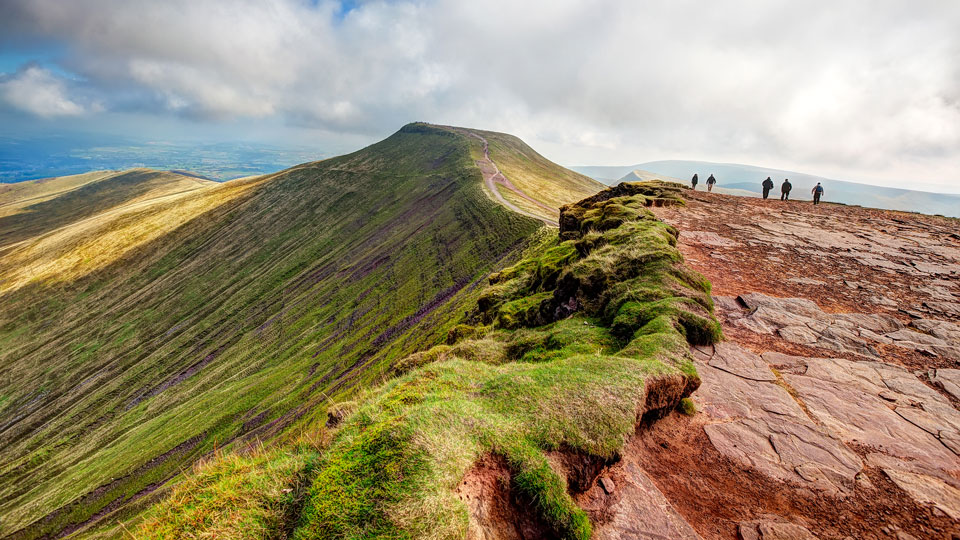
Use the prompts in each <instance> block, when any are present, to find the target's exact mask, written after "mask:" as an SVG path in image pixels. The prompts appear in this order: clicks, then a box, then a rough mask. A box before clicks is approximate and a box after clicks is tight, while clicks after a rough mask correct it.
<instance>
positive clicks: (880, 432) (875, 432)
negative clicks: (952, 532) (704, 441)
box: [693, 343, 960, 519]
mask: <svg viewBox="0 0 960 540" xmlns="http://www.w3.org/2000/svg"><path fill="white" fill-rule="evenodd" d="M693 353H694V355H695V357H696V363H697V369H698V370H699V372H700V374H701V377H702V378H703V385H702V386H701V387H700V389H699V390H698V391H697V392H696V394H695V398H696V400H697V402H698V404H699V405H700V406H701V408H702V410H703V412H704V413H705V414H706V415H708V417H709V419H708V420H707V422H708V423H707V424H706V425H705V426H704V431H705V432H706V434H707V436H708V437H709V439H710V442H711V443H712V444H713V445H714V447H715V448H716V449H717V450H718V451H719V452H720V453H722V454H724V455H726V456H728V457H730V458H732V459H735V460H737V461H739V462H741V463H743V464H744V465H747V466H749V467H752V468H755V469H757V470H759V471H761V472H763V473H764V474H767V475H768V476H770V477H773V478H777V479H781V480H784V481H788V482H792V483H795V484H799V485H802V486H806V487H809V488H811V489H816V490H821V491H823V492H826V493H828V494H831V495H839V496H844V495H848V494H850V493H851V492H852V490H853V488H854V486H855V485H856V483H857V482H858V481H864V479H863V477H861V476H860V474H859V473H860V471H861V470H862V469H863V467H864V466H867V465H869V466H874V467H877V468H880V469H882V470H883V471H884V472H885V473H886V474H887V476H888V477H889V478H890V479H891V480H892V481H893V482H894V483H896V484H897V485H898V486H900V487H901V488H902V489H903V490H904V491H906V492H907V493H908V494H909V495H910V496H911V497H913V498H914V499H915V500H916V501H917V502H918V503H921V504H933V505H935V506H936V507H937V508H938V509H940V510H941V511H942V512H944V513H946V514H947V515H949V516H951V517H953V518H954V519H960V457H958V456H960V444H958V443H960V411H957V409H956V408H954V406H953V405H952V404H951V402H950V400H949V399H948V398H947V397H946V396H944V395H943V394H941V393H940V392H938V391H936V390H934V389H933V388H931V387H930V386H927V385H926V384H924V383H923V382H921V381H920V379H918V378H917V376H916V375H914V374H913V373H911V372H909V371H907V370H905V369H904V368H901V367H899V366H895V365H892V364H886V363H883V362H878V361H866V360H865V361H860V362H858V361H851V360H846V359H836V358H806V357H797V356H789V355H784V354H780V353H775V352H771V353H764V354H763V355H757V354H755V353H753V352H751V351H748V350H746V349H743V348H741V347H739V346H738V345H736V344H733V343H721V344H719V345H717V346H716V347H714V348H697V349H694V350H693ZM954 371H956V370H938V372H941V373H940V375H939V376H940V377H941V378H942V379H943V380H946V381H948V384H953V383H950V381H956V374H955V373H953V372H954ZM778 374H779V376H778ZM853 449H858V450H860V453H859V454H858V453H857V452H855V451H854V450H853Z"/></svg>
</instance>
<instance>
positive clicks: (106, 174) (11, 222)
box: [0, 169, 216, 250]
mask: <svg viewBox="0 0 960 540" xmlns="http://www.w3.org/2000/svg"><path fill="white" fill-rule="evenodd" d="M214 185H216V184H215V183H214V182H212V181H209V180H207V179H202V178H199V177H196V176H193V175H186V174H183V173H180V172H174V171H169V172H167V171H154V170H150V169H131V170H128V171H121V172H115V171H98V172H92V173H87V174H78V175H74V176H62V177H57V178H46V179H43V180H29V181H26V182H19V183H16V184H0V250H2V249H3V247H4V246H6V245H8V244H11V243H15V242H19V241H21V240H24V239H27V238H30V237H34V236H38V235H41V234H43V233H46V232H50V231H52V230H55V229H58V228H60V227H63V226H65V225H69V224H71V223H74V222H76V221H80V220H82V219H85V218H88V217H91V216H94V215H97V214H102V213H104V212H106V211H108V210H111V209H118V208H121V207H124V206H126V205H129V204H132V203H136V202H139V201H145V200H150V199H156V198H160V197H169V196H172V195H176V194H180V193H185V192H189V191H194V190H197V189H203V188H209V187H212V186H214Z"/></svg>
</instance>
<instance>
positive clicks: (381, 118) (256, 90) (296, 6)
mask: <svg viewBox="0 0 960 540" xmlns="http://www.w3.org/2000/svg"><path fill="white" fill-rule="evenodd" d="M958 28H960V2H958V1H956V0H941V1H935V0H905V1H893V0H872V1H869V2H866V1H860V0H850V1H842V0H831V1H816V0H814V1H809V2H797V1H796V0H785V1H779V0H755V1H746V0H744V1H725V0H714V1H684V0H663V1H644V2H641V1H634V0H593V1H580V2H576V1H566V0H548V1H543V2H536V1H523V2H517V1H515V0H507V1H501V0H486V1H482V2H476V1H449V2H447V1H442V0H435V1H432V0H423V1H395V2H333V1H324V0H320V1H307V0H249V1H226V0H204V1H202V2H198V1H196V0H165V1H162V2H160V1H147V0H144V1H135V0H69V1H66V0H2V1H0V123H2V127H0V135H2V134H7V135H9V134H12V133H14V132H17V133H32V134H45V133H46V134H49V133H57V132H58V131H63V130H85V129H89V130H97V131H100V132H111V133H116V134H121V135H137V136H142V137H163V138H167V139H177V138H182V139H184V140H186V139H189V138H191V137H207V138H211V139H219V140H230V139H237V140H245V141H263V142H265V143H267V142H269V143H281V144H283V143H288V144H294V143H295V144H299V145H312V146H316V147H317V148H318V150H321V151H324V152H328V153H329V152H330V151H336V152H340V151H346V150H350V149H353V148H357V147H359V146H362V145H363V144H366V143H369V142H373V141H375V140H377V139H379V138H382V137H384V136H386V135H388V134H389V133H392V132H393V131H395V130H396V129H398V128H399V127H400V126H401V125H403V124H405V123H407V122H410V121H415V120H423V121H429V122H435V123H444V124H455V125H465V126H472V127H479V128H485V129H493V130H498V131H506V132H511V133H514V134H517V135H519V136H521V137H523V138H524V139H525V140H526V141H527V142H529V143H530V144H532V145H533V146H534V147H535V148H537V149H538V150H540V151H541V152H542V153H543V154H545V155H546V156H548V157H550V158H551V159H553V160H554V161H557V162H559V163H562V164H566V165H574V164H580V165H586V164H591V165H627V164H632V163H640V162H644V161H652V160H658V159H698V160H709V161H724V162H739V163H748V164H754V165H762V166H769V167H776V168H784V169H792V170H799V171H803V172H809V173H813V174H819V175H823V176H828V177H833V178H839V179H847V180H856V181H867V182H870V183H877V184H882V185H899V186H904V187H918V186H919V187H927V188H931V187H941V188H942V189H944V190H947V189H949V190H951V191H957V190H958V189H960V32H958Z"/></svg>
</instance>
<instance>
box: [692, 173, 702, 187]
mask: <svg viewBox="0 0 960 540" xmlns="http://www.w3.org/2000/svg"><path fill="white" fill-rule="evenodd" d="M698 183H700V179H699V178H697V173H693V178H691V179H690V189H692V190H694V191H696V190H697V184H698Z"/></svg>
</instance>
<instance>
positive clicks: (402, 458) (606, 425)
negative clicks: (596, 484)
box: [295, 184, 722, 539]
mask: <svg viewBox="0 0 960 540" xmlns="http://www.w3.org/2000/svg"><path fill="white" fill-rule="evenodd" d="M680 189H681V187H680V186H679V185H668V184H646V185H644V184H635V185H628V186H621V187H620V188H619V190H613V189H611V190H607V191H606V192H603V193H601V194H599V195H598V196H597V197H594V198H591V199H588V200H587V201H585V202H583V203H579V204H578V205H574V206H571V207H567V208H565V210H564V213H563V215H562V216H561V230H560V232H559V235H556V236H552V237H550V236H547V237H546V238H545V239H544V241H543V243H541V244H540V245H539V246H538V247H537V248H535V249H533V250H531V252H530V253H528V254H527V256H526V257H525V258H524V259H523V260H522V261H521V262H519V263H518V264H517V265H515V266H513V267H511V268H508V269H506V270H504V271H502V272H498V273H495V274H493V275H492V276H491V277H490V286H489V287H488V288H487V289H486V290H485V292H484V293H483V294H482V295H481V297H480V298H479V301H478V306H477V311H476V312H475V314H474V316H473V322H474V323H475V324H474V325H464V326H459V327H457V328H456V329H455V330H454V331H453V332H452V333H451V337H450V339H449V340H448V341H449V342H450V343H451V345H441V346H438V347H435V348H433V349H431V350H429V351H426V352H424V353H418V354H415V355H413V356H411V357H408V358H407V359H406V360H405V361H404V362H402V363H401V364H400V366H401V367H402V368H406V369H410V368H414V369H413V371H411V372H410V373H408V374H407V375H404V376H402V377H400V378H398V379H396V380H394V381H391V382H390V383H388V384H387V385H385V386H384V387H382V388H381V389H379V390H377V391H376V392H374V393H373V394H372V395H371V396H370V397H369V398H368V399H366V400H365V401H364V402H363V403H362V404H361V406H360V408H359V409H358V410H357V412H356V413H354V414H353V415H352V416H351V417H350V418H349V420H348V421H347V422H346V425H345V426H344V428H343V429H342V430H341V431H340V432H339V433H338V434H337V436H336V438H335V440H334V441H333V444H332V445H331V447H330V448H329V450H328V451H327V452H326V453H325V454H324V455H323V457H322V458H321V460H320V463H319V469H320V472H319V474H318V476H317V477H316V478H315V479H314V481H313V485H312V487H311V489H310V492H309V495H308V497H309V498H308V500H307V503H306V507H305V509H304V511H303V513H302V514H301V516H300V528H299V529H298V530H297V531H296V534H295V537H296V538H299V539H320V538H324V539H329V538H463V537H465V535H466V530H467V528H468V527H470V526H471V522H472V520H475V519H477V516H474V517H471V516H470V515H469V513H468V511H467V507H466V506H465V505H464V503H463V502H461V501H460V500H459V499H458V498H457V496H456V488H457V486H458V484H459V483H460V482H461V481H462V480H463V478H464V476H465V474H466V473H467V471H468V470H469V468H470V467H471V466H472V465H473V464H474V463H476V462H478V461H479V460H480V459H481V458H482V457H483V456H485V455H489V454H495V455H500V456H503V457H504V458H505V460H506V462H507V463H508V464H509V468H510V472H511V487H510V489H511V490H513V492H514V493H516V494H517V496H518V497H519V498H520V499H521V500H525V501H527V503H528V504H529V506H530V508H531V509H532V511H533V512H534V513H536V514H537V517H538V518H539V521H540V522H541V523H542V524H544V527H546V529H547V530H545V531H543V532H544V534H545V536H546V537H558V538H576V539H587V538H589V537H590V535H591V531H592V528H591V524H590V522H589V520H588V519H587V516H586V514H585V513H584V512H583V511H582V510H581V509H580V508H579V507H577V505H576V504H575V503H574V501H573V499H572V498H571V496H570V494H569V493H568V490H570V489H573V488H572V487H571V484H570V482H568V479H567V478H564V477H562V476H560V474H559V472H558V471H557V470H555V469H554V468H552V467H551V466H550V463H549V461H548V459H547V454H546V453H547V452H551V451H563V452H566V453H574V454H580V455H586V456H592V457H594V458H599V459H602V460H609V459H612V458H614V457H615V456H616V455H617V453H618V452H619V450H620V449H621V448H622V446H623V445H624V444H625V442H626V440H627V438H628V436H629V435H630V434H632V433H633V430H634V428H635V425H636V424H637V422H638V421H639V420H640V417H641V415H643V414H645V413H648V412H651V411H657V410H662V409H664V408H671V407H674V406H677V405H678V404H679V403H680V400H681V398H683V397H684V396H686V395H689V393H690V392H692V391H693V390H694V389H695V388H696V387H697V385H698V384H699V378H698V377H697V375H696V371H695V369H694V368H693V363H692V360H691V359H690V357H689V350H688V347H689V344H697V345H703V344H709V343H714V342H716V341H718V340H720V339H721V338H722V335H721V332H720V326H719V324H718V323H717V322H716V320H714V319H713V317H712V309H713V305H712V302H711V300H710V286H709V283H708V282H706V281H705V280H704V278H703V277H702V276H700V275H698V274H696V273H694V272H692V271H691V270H689V269H687V268H686V267H685V266H684V265H683V262H682V258H681V256H680V254H679V252H678V251H677V249H676V237H677V232H676V231H675V230H673V229H672V228H671V227H669V226H668V225H666V224H664V223H662V222H660V221H659V220H657V219H656V218H655V217H654V216H653V215H652V214H651V213H650V212H649V211H648V210H646V209H645V208H644V207H645V206H647V205H649V204H654V203H656V204H664V203H677V202H679V192H680ZM416 366H421V367H419V368H417V367H416ZM479 517H480V519H482V516H479ZM472 526H478V524H477V523H476V522H475V521H474V522H473V525H472Z"/></svg>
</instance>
